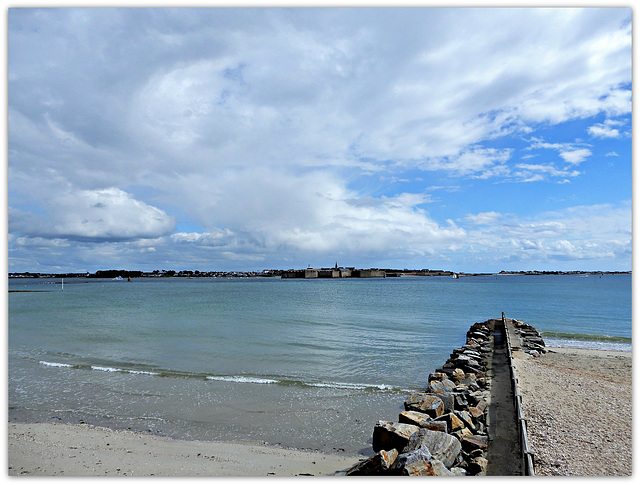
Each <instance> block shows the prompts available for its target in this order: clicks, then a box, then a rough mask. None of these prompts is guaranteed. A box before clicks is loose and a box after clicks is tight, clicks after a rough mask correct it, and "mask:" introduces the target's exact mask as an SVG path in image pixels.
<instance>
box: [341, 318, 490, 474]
mask: <svg viewBox="0 0 640 485" xmlns="http://www.w3.org/2000/svg"><path fill="white" fill-rule="evenodd" d="M495 323H496V321H495V320H489V321H487V322H483V323H475V324H474V325H472V326H471V328H470V329H469V331H468V332H467V339H466V343H465V344H464V345H463V346H462V347H461V348H459V349H455V350H454V351H453V352H452V353H451V356H450V358H449V359H448V360H447V362H446V363H445V364H444V365H443V366H442V367H441V368H440V369H436V371H435V372H434V373H432V374H430V375H429V378H428V381H429V384H428V386H427V387H426V389H424V391H423V392H414V393H412V394H410V395H409V396H408V397H407V399H406V401H405V402H404V409H405V410H404V411H402V412H401V413H400V414H399V416H398V420H397V421H395V422H393V421H378V422H377V423H376V424H375V427H374V429H373V438H372V448H373V451H374V452H375V455H373V456H372V457H370V458H368V459H366V460H363V461H360V462H359V463H357V464H356V465H354V466H353V467H352V468H350V469H349V470H347V472H346V475H434V476H464V475H485V474H486V467H487V464H488V462H487V459H486V457H485V456H486V451H487V446H488V441H489V440H488V435H487V413H488V406H489V402H490V396H491V394H490V391H489V388H490V384H491V383H490V378H489V377H488V376H487V365H488V364H489V362H490V360H491V358H492V354H493V330H494V325H495Z"/></svg>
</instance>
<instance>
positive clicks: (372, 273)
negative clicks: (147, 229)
mask: <svg viewBox="0 0 640 485" xmlns="http://www.w3.org/2000/svg"><path fill="white" fill-rule="evenodd" d="M614 274H631V271H500V272H498V273H465V272H457V271H450V270H439V269H435V270H434V269H389V268H366V269H360V268H355V267H338V266H335V267H333V268H305V269H286V270H283V269H265V270H262V271H198V270H193V271H192V270H183V271H174V270H153V271H138V270H125V269H119V270H117V269H109V270H98V271H96V272H95V273H90V272H82V273H73V272H70V273H37V272H29V271H26V272H11V273H8V277H9V278H107V279H113V278H118V277H121V278H301V279H310V278H391V277H410V276H448V277H453V278H462V277H471V276H537V275H574V276H589V275H598V276H601V275H614Z"/></svg>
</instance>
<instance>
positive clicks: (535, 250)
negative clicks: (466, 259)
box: [464, 203, 631, 269]
mask: <svg viewBox="0 0 640 485" xmlns="http://www.w3.org/2000/svg"><path fill="white" fill-rule="evenodd" d="M489 215H490V217H488V218H487V216H486V215H485V214H484V213H479V214H469V215H467V216H466V220H467V221H468V222H470V223H471V224H472V226H470V227H469V228H468V229H467V231H468V238H469V240H470V241H473V249H472V250H468V249H467V248H464V249H465V251H466V250H468V251H469V254H473V255H475V256H476V257H478V258H481V257H484V258H486V259H489V260H493V261H496V262H500V261H503V262H505V263H507V262H510V261H511V262H512V263H514V264H516V265H522V264H525V263H526V264H535V265H537V267H539V266H546V267H547V268H553V267H557V266H554V265H556V264H557V261H560V260H562V261H568V262H569V263H571V262H574V266H573V267H574V268H575V267H576V265H578V264H582V263H581V262H587V263H586V264H591V265H593V264H596V265H597V264H602V262H606V261H609V263H608V264H611V263H612V262H613V261H618V263H617V264H620V265H621V267H624V266H625V265H627V267H628V265H629V264H630V262H629V261H630V260H629V258H630V255H631V204H630V203H621V204H599V205H592V206H574V207H568V208H566V209H563V210H558V211H550V212H543V213H540V214H537V215H535V216H533V217H528V218H524V217H518V216H517V215H515V214H506V213H496V212H493V213H489ZM487 219H488V220H489V222H490V223H489V224H480V223H477V222H476V221H484V220H487ZM470 244H471V243H470ZM605 264H606V263H605ZM521 267H522V266H520V268H521ZM591 267H592V268H593V266H591ZM531 269H534V268H531Z"/></svg>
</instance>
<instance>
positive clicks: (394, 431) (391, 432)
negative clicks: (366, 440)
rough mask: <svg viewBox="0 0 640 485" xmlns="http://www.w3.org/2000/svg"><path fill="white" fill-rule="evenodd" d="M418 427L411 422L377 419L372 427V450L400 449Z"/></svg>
mask: <svg viewBox="0 0 640 485" xmlns="http://www.w3.org/2000/svg"><path fill="white" fill-rule="evenodd" d="M419 429H420V428H419V427H418V426H415V425H412V424H404V423H392V422H390V421H378V422H377V423H376V425H375V426H374V428H373V438H372V444H371V446H372V448H373V451H375V452H378V451H380V450H391V449H393V448H395V449H397V450H402V449H403V448H404V447H405V446H406V445H407V442H408V441H409V438H410V437H411V435H412V434H413V433H415V432H416V431H418V430H419Z"/></svg>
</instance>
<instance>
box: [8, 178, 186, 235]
mask: <svg viewBox="0 0 640 485" xmlns="http://www.w3.org/2000/svg"><path fill="white" fill-rule="evenodd" d="M45 200H46V216H43V215H40V214H37V213H29V212H24V211H18V210H15V209H13V210H11V211H10V216H9V218H10V230H11V231H15V232H17V233H20V234H23V235H25V236H32V237H40V238H42V237H46V238H54V239H70V240H78V241H92V240H93V241H127V240H133V239H138V238H155V237H158V236H162V235H165V234H169V233H171V232H172V231H173V229H174V227H175V222H174V220H173V218H171V217H169V216H167V214H166V213H165V212H164V211H162V210H160V209H158V208H156V207H153V206H150V205H148V204H146V203H144V202H141V201H139V200H136V199H134V198H133V197H132V196H131V195H130V194H128V193H126V192H124V191H122V190H120V189H116V188H108V189H101V190H66V191H63V192H60V193H51V194H47V195H46V196H45Z"/></svg>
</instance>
